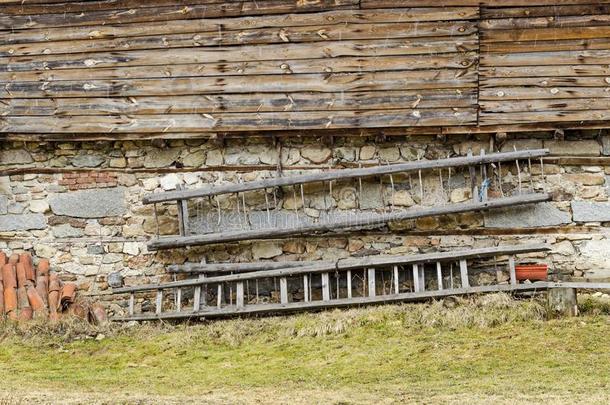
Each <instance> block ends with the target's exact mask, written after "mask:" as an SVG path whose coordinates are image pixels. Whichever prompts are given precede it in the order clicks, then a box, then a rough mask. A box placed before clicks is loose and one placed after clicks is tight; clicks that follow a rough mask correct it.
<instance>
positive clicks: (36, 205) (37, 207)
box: [30, 200, 49, 214]
mask: <svg viewBox="0 0 610 405" xmlns="http://www.w3.org/2000/svg"><path fill="white" fill-rule="evenodd" d="M48 210H49V203H48V202H47V201H46V200H32V201H30V211H32V212H38V213H41V214H43V213H45V212H47V211H48Z"/></svg>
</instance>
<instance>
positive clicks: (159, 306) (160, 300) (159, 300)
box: [155, 290, 163, 315]
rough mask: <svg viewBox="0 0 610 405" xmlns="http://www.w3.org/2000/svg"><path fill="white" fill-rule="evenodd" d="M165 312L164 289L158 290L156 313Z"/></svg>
mask: <svg viewBox="0 0 610 405" xmlns="http://www.w3.org/2000/svg"><path fill="white" fill-rule="evenodd" d="M162 312H163V290H157V299H156V301H155V313H156V314H157V315H160V314H161V313H162Z"/></svg>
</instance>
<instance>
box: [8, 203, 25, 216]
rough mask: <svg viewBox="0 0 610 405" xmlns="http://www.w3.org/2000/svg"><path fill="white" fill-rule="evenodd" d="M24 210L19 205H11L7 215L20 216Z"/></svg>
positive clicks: (21, 205)
mask: <svg viewBox="0 0 610 405" xmlns="http://www.w3.org/2000/svg"><path fill="white" fill-rule="evenodd" d="M24 210H25V205H23V204H21V203H12V204H9V206H8V213H9V214H21V213H22V212H23V211H24Z"/></svg>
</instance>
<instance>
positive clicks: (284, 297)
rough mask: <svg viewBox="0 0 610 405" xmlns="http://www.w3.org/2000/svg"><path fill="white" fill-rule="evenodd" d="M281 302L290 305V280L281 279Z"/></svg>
mask: <svg viewBox="0 0 610 405" xmlns="http://www.w3.org/2000/svg"><path fill="white" fill-rule="evenodd" d="M280 302H281V303H282V304H287V303H288V279H286V277H280Z"/></svg>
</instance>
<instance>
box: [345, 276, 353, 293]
mask: <svg viewBox="0 0 610 405" xmlns="http://www.w3.org/2000/svg"><path fill="white" fill-rule="evenodd" d="M345 278H346V289H347V298H352V271H351V270H348V271H347V272H346V273H345Z"/></svg>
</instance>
